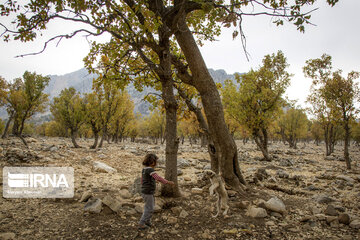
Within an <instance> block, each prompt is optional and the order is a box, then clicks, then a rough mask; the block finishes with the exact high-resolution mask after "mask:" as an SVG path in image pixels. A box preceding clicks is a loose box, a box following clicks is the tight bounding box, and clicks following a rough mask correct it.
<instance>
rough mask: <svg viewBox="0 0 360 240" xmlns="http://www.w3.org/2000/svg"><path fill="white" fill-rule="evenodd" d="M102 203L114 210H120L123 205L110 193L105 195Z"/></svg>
mask: <svg viewBox="0 0 360 240" xmlns="http://www.w3.org/2000/svg"><path fill="white" fill-rule="evenodd" d="M102 203H103V204H104V205H106V206H108V207H109V208H110V209H111V210H112V211H114V212H118V211H119V210H120V209H121V206H122V203H121V202H120V201H119V200H117V199H115V198H113V197H111V196H109V195H107V196H105V197H104V199H103V200H102Z"/></svg>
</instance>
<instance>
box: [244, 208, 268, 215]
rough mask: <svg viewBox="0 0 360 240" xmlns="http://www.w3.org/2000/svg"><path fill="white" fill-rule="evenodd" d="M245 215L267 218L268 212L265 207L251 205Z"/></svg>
mask: <svg viewBox="0 0 360 240" xmlns="http://www.w3.org/2000/svg"><path fill="white" fill-rule="evenodd" d="M245 215H246V216H249V217H252V218H265V217H267V212H266V210H265V209H263V208H257V207H255V206H251V207H249V208H248V210H247V211H246V213H245Z"/></svg>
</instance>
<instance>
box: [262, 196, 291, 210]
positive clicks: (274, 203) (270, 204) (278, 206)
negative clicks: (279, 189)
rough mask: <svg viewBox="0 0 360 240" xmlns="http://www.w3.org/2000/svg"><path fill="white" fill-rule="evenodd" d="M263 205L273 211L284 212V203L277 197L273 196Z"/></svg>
mask: <svg viewBox="0 0 360 240" xmlns="http://www.w3.org/2000/svg"><path fill="white" fill-rule="evenodd" d="M265 207H266V209H268V210H271V211H273V212H278V213H282V214H284V213H285V212H286V207H285V204H284V203H283V201H281V200H280V199H279V198H277V197H273V198H271V199H269V200H268V201H267V202H265Z"/></svg>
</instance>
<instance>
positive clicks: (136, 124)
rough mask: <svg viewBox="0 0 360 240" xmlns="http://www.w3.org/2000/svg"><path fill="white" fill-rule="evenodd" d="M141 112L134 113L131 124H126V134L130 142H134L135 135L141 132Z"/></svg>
mask: <svg viewBox="0 0 360 240" xmlns="http://www.w3.org/2000/svg"><path fill="white" fill-rule="evenodd" d="M141 118H142V116H141V114H140V113H138V114H135V116H134V119H133V120H132V121H131V124H129V125H128V126H127V132H128V136H129V137H130V140H131V142H135V139H136V137H137V136H139V135H140V132H141V127H140V125H141V122H142V121H141Z"/></svg>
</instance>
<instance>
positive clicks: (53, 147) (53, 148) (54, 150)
mask: <svg viewBox="0 0 360 240" xmlns="http://www.w3.org/2000/svg"><path fill="white" fill-rule="evenodd" d="M57 150H59V148H58V147H57V146H54V145H53V146H51V147H50V148H49V151H50V152H56V151H57Z"/></svg>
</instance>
